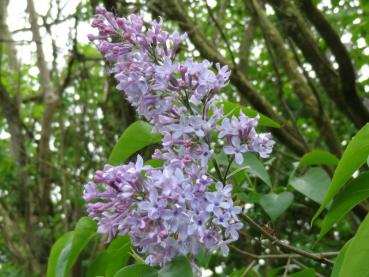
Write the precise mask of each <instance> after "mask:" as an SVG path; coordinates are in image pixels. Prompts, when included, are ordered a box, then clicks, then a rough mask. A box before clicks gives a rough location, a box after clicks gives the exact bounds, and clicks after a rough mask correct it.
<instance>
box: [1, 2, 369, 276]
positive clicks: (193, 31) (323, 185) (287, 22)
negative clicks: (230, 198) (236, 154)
mask: <svg viewBox="0 0 369 277" xmlns="http://www.w3.org/2000/svg"><path fill="white" fill-rule="evenodd" d="M15 1H17V0H11V1H10V2H13V3H14V2H15ZM28 2H29V0H28ZM34 2H35V5H36V10H37V9H39V8H40V7H39V6H38V5H41V4H40V3H39V2H38V1H34ZM64 2H67V1H56V0H51V1H47V4H50V9H49V12H46V13H39V14H38V19H39V20H38V25H39V27H40V30H41V33H42V34H43V35H44V36H43V37H42V44H43V46H44V48H45V47H51V48H52V49H53V50H52V51H51V52H50V53H51V54H50V57H47V61H48V62H47V66H48V72H47V74H48V75H49V76H50V79H51V83H52V88H53V90H54V92H55V93H56V94H57V95H58V97H59V101H58V103H57V106H56V108H55V110H54V112H53V114H52V122H51V125H50V126H51V129H50V137H49V139H48V141H47V142H46V148H47V155H46V156H41V155H40V147H41V146H40V145H41V144H42V139H41V138H42V137H43V126H44V125H43V120H44V119H45V114H46V113H45V109H46V107H47V102H45V100H44V97H43V83H42V80H41V79H40V74H39V73H40V68H39V65H38V64H37V58H38V56H37V55H38V54H37V53H36V50H35V49H36V48H32V50H31V51H30V53H29V55H30V56H32V58H31V59H30V61H31V62H30V63H25V62H22V60H20V59H19V56H20V55H19V53H18V56H14V52H19V50H20V47H21V45H22V44H29V45H35V42H32V41H28V40H26V39H24V38H23V37H21V38H20V36H19V34H22V35H24V37H25V38H28V37H27V36H29V37H30V38H31V37H32V33H31V31H30V24H28V19H27V18H28V12H27V11H21V12H23V13H24V17H25V18H26V20H25V24H24V30H23V29H22V30H10V27H11V26H8V22H9V17H11V16H12V11H9V10H8V12H6V10H7V8H6V7H7V6H8V5H10V4H12V3H9V0H0V4H1V5H0V43H1V45H0V65H1V71H0V232H1V236H0V276H45V275H46V274H47V276H68V274H71V275H73V276H98V275H99V276H100V275H101V276H114V274H115V273H116V272H119V271H118V270H119V269H120V268H121V267H123V265H125V264H135V266H136V267H137V268H139V269H138V270H143V271H145V270H148V271H150V270H151V269H147V268H144V266H143V265H140V260H139V258H138V257H137V255H136V254H135V253H133V252H132V250H131V249H130V247H128V246H127V243H128V241H127V240H126V238H124V239H120V240H118V241H117V242H115V244H113V246H112V245H110V246H106V245H105V244H104V238H103V237H102V236H100V235H96V234H95V231H91V230H93V228H96V226H95V227H94V226H93V223H92V222H90V221H88V219H87V218H82V220H81V221H79V223H78V224H77V222H78V220H79V219H80V218H81V217H82V216H84V215H85V214H86V212H85V207H84V202H83V200H82V198H81V195H82V189H83V184H84V183H86V182H87V180H88V179H89V178H90V177H91V174H92V173H93V171H94V170H96V169H99V168H101V167H102V166H103V165H104V164H105V163H107V162H108V159H109V157H110V163H119V162H123V161H124V160H126V159H129V158H130V157H131V155H132V154H133V153H135V152H137V151H139V152H140V154H142V155H143V156H144V157H146V160H148V159H150V155H151V153H152V150H153V149H154V148H155V144H154V143H155V142H157V141H158V137H157V136H155V135H152V134H150V127H149V126H147V125H145V124H143V123H142V122H138V123H137V122H136V123H133V122H135V121H136V120H140V118H138V117H137V116H136V114H135V113H134V111H133V109H132V108H131V107H130V106H129V105H128V104H127V103H126V101H125V100H124V99H123V97H122V95H121V93H120V92H118V91H116V89H115V82H114V80H113V79H112V77H111V76H109V69H108V66H107V65H106V64H105V63H104V62H103V60H102V57H101V56H100V54H99V53H98V52H97V51H96V49H95V47H94V46H93V45H91V44H89V43H84V42H80V41H79V40H78V39H77V36H78V35H81V34H78V32H81V31H85V30H86V27H83V26H86V24H87V23H89V22H90V21H91V19H92V18H93V10H94V8H95V7H96V6H97V5H105V6H106V7H107V8H108V9H111V10H113V11H115V12H116V13H117V14H119V15H122V16H123V15H127V14H129V13H131V12H135V13H139V14H142V15H144V16H145V18H157V17H158V16H161V17H162V18H163V20H164V22H165V24H166V26H167V27H168V29H170V30H182V31H187V32H188V33H189V36H190V39H189V41H188V43H187V44H186V45H183V46H182V48H181V49H180V55H181V57H182V58H186V57H192V58H194V59H204V58H206V59H209V60H211V61H214V62H221V63H223V64H228V65H229V66H230V67H231V68H232V71H233V77H232V80H231V82H230V85H229V86H228V87H227V88H226V89H225V90H224V91H223V93H222V97H223V99H224V101H225V102H224V103H225V108H226V109H229V110H232V109H236V112H238V110H239V109H243V111H245V113H246V114H249V115H250V116H253V115H255V114H256V112H260V113H262V114H263V115H265V117H262V120H261V123H262V125H263V126H262V127H261V128H262V129H265V130H270V131H272V132H273V134H274V137H275V138H276V140H277V144H276V147H275V151H274V154H273V155H272V156H271V158H270V159H268V160H266V161H260V160H258V159H257V158H256V157H255V156H253V155H249V156H247V157H246V161H245V164H244V165H243V167H242V168H243V170H241V171H237V172H236V171H235V170H237V168H236V167H232V171H234V174H233V175H232V182H233V184H234V195H235V199H236V200H237V201H239V203H241V205H244V206H245V207H246V208H247V209H248V215H249V216H250V217H251V218H253V219H254V220H255V221H257V222H258V223H259V224H260V225H261V226H263V227H264V228H265V229H266V230H270V232H271V233H272V234H274V235H275V236H276V237H277V238H278V239H279V240H280V241H288V242H289V244H290V245H293V246H295V247H297V248H300V249H303V250H306V251H311V252H314V253H320V252H324V253H326V252H336V251H340V249H342V247H343V246H344V245H345V244H346V243H347V242H348V241H349V240H350V239H351V238H352V237H353V236H354V234H355V233H356V231H357V230H358V228H359V226H360V224H361V223H362V222H363V221H364V219H365V217H366V214H367V212H368V207H369V205H368V201H367V197H368V196H369V193H368V191H369V178H368V174H367V172H365V171H366V169H367V165H366V164H365V163H366V161H367V158H368V154H369V153H368V147H369V146H368V145H369V144H368V141H369V133H368V125H365V123H366V122H368V121H369V116H368V115H369V112H367V113H365V110H366V111H367V110H368V106H369V104H368V102H369V99H368V97H367V94H368V92H369V66H368V61H369V58H368V57H369V36H368V35H367V32H368V30H369V20H368V15H369V2H368V1H365V0H361V1H358V0H356V1H345V0H340V1H333V0H332V1H329V0H324V1H323V0H314V1H308V0H303V1H298V0H295V1H293V0H283V1H273V0H270V1H261V2H262V3H261V2H260V1H241V0H218V1H215V0H213V1H188V0H168V1H158V0H156V1H155V0H152V1H139V0H131V1H124V0H120V1H109V0H104V1H98V0H91V1H87V0H81V1H75V2H76V4H75V9H73V10H72V11H67V12H66V11H65V10H64V5H65V4H66V3H64ZM255 3H259V4H255ZM304 3H310V4H311V3H312V4H313V5H314V7H317V8H318V10H319V12H320V14H321V15H323V16H324V18H326V20H327V22H328V23H329V26H330V28H331V30H333V32H334V33H336V34H337V35H338V38H340V40H341V42H340V44H339V45H341V46H342V47H344V48H345V49H346V50H347V52H346V53H343V54H342V55H343V56H344V57H346V56H347V57H349V61H350V62H349V67H350V65H351V66H352V68H353V69H354V75H353V76H351V75H350V74H347V75H344V76H341V75H340V71H339V69H342V68H344V67H345V66H346V67H347V63H346V64H343V63H341V60H340V59H339V57H337V56H336V55H335V54H334V50H332V46H331V44H330V42H329V40H327V39H326V38H325V37H324V36H322V35H321V33H320V32H319V29H318V28H317V26H313V23H312V22H311V21H310V20H309V12H310V11H309V10H308V9H304V6H303V5H304ZM45 4H46V2H45ZM255 5H259V6H260V7H261V9H262V10H263V11H265V14H264V15H265V17H266V20H267V22H269V23H270V24H271V26H272V27H273V28H274V29H273V30H272V32H274V33H275V32H277V33H278V34H279V36H280V37H281V39H282V42H283V47H284V48H285V49H286V51H287V53H288V55H289V56H288V57H289V60H290V61H292V66H291V67H290V68H288V67H286V64H285V62H284V60H283V57H282V56H281V53H280V51H278V45H277V44H276V42H275V41H273V37H271V36H269V35H268V34H269V33H268V32H271V30H270V29H266V28H265V26H264V25H263V23H262V21H261V18H262V14H261V15H260V13H258V12H257V9H255V7H256V6H255ZM286 7H287V8H286ZM24 8H25V7H24ZM296 14H297V15H299V16H301V18H302V19H303V22H304V23H305V25H304V28H305V29H304V30H305V31H306V30H308V32H309V34H312V36H313V38H314V40H313V42H311V41H309V40H307V39H306V40H305V42H304V43H305V45H308V47H312V48H313V47H314V49H317V52H318V53H320V54H321V55H322V56H321V57H323V58H321V59H322V60H321V63H323V62H328V63H329V66H327V68H328V69H329V72H328V71H327V72H324V70H327V68H325V69H324V68H323V69H322V71H319V70H318V69H317V68H316V67H314V65H312V64H311V61H312V60H311V56H309V55H307V52H304V50H303V49H304V48H303V46H301V45H300V44H299V42H298V41H297V40H294V39H295V37H294V35H295V34H297V35H298V34H301V33H303V30H302V29H301V30H299V29H297V30H295V29H293V28H292V27H293V26H294V22H297V21H296V17H295V15H296ZM21 20H24V19H22V18H19V21H21ZM264 20H265V18H264ZM65 22H69V23H70V26H72V28H71V30H70V36H69V40H68V41H66V42H63V43H60V41H58V34H57V31H56V26H58V25H60V24H64V23H65ZM263 26H264V27H263ZM291 26H292V27H291ZM300 27H301V26H300ZM290 28H291V29H292V31H291V29H290ZM301 28H302V27H301ZM91 29H92V28H91ZM91 31H92V30H91ZM294 32H295V33H294ZM17 34H18V35H17ZM83 35H87V34H83ZM46 38H48V39H46ZM50 38H51V40H50ZM23 39H24V40H23ZM44 39H45V40H44ZM300 40H301V38H300ZM50 41H51V43H50ZM53 42H54V43H53ZM300 42H301V41H300ZM15 57H18V59H15ZM60 60H62V61H63V62H57V61H60ZM318 64H319V63H318ZM293 70H295V71H297V72H298V73H299V74H300V75H299V76H301V77H302V80H303V82H304V84H305V85H306V84H307V87H306V91H303V92H302V93H305V92H309V93H308V95H309V97H313V98H314V99H315V100H314V101H316V103H318V104H319V107H320V110H318V111H317V113H318V115H319V114H320V115H321V117H322V118H323V117H325V118H327V119H328V121H327V122H323V121H319V118H317V116H314V111H316V108H317V107H314V105H313V106H312V107H310V104H309V103H308V101H304V100H302V99H301V97H299V94H298V93H297V89H296V87H294V83H295V82H297V81H296V80H295V79H294V76H295V75H293V74H292V73H291V71H293ZM35 72H36V73H35ZM332 72H333V73H332ZM295 77H296V76H295ZM323 78H331V79H330V80H329V81H330V82H331V84H332V87H336V85H337V84H338V83H339V84H340V85H337V91H336V92H335V93H334V94H329V86H326V85H324V82H323V81H322V80H323ZM350 82H353V85H352V86H351V90H350V88H349V89H348V91H350V93H351V96H352V98H350V95H349V96H347V95H346V94H345V93H346V92H345V90H344V89H343V87H344V85H343V84H344V83H350ZM255 95H256V96H257V97H262V99H263V101H264V102H263V103H264V104H265V103H267V105H266V104H265V105H264V104H258V103H259V102H257V101H256V100H255V99H256V96H255ZM340 97H341V100H342V99H343V102H344V105H343V106H344V107H343V108H342V107H341V108H340V107H339V105H338V104H337V103H338V100H337V99H336V98H340ZM355 97H356V98H357V99H359V100H360V105H357V104H352V103H351V101H350V99H354V98H355ZM356 98H355V99H356ZM355 105H356V106H355ZM363 109H364V112H363ZM255 111H256V112H255ZM352 114H354V115H352ZM318 117H319V116H318ZM132 123H133V124H134V125H131V124H132ZM128 126H131V127H130V128H136V129H133V131H132V129H131V132H129V130H130V129H128ZM328 127H331V129H332V132H333V133H334V135H335V136H336V138H335V139H333V140H329V139H328V138H327V137H328V135H327V132H328V131H327V130H328V129H329V128H328ZM360 129H361V131H360V132H359V130H360ZM124 131H127V133H124ZM358 132H359V134H357V133H358ZM123 133H124V134H123ZM122 134H123V135H122ZM137 134H141V136H137ZM142 134H146V135H145V136H142ZM355 134H357V136H356V137H355V139H353V140H352V142H351V143H350V141H351V138H352V137H353V136H354V135H355ZM121 135H122V137H121ZM135 135H136V136H135ZM120 137H121V140H119V138H120ZM146 139H147V140H146ZM122 140H123V141H122ZM118 141H120V142H119V143H118V144H116V143H117V142H118ZM332 141H333V142H332ZM132 142H135V143H134V144H133V143H132ZM349 143H350V146H349V147H347V145H348V144H349ZM115 145H116V146H115ZM114 146H115V148H114ZM144 146H145V147H144ZM346 147H347V148H346ZM113 149H114V151H118V152H115V153H114V152H113V153H111V152H112V151H113ZM345 149H347V150H346V152H344V150H345ZM343 153H344V154H343ZM217 160H218V161H219V163H220V164H221V165H222V166H227V163H226V160H224V157H222V156H219V157H217ZM222 160H223V163H222ZM45 168H46V169H45ZM353 175H354V176H355V177H356V176H359V177H357V178H356V179H354V178H352V176H353ZM332 180H333V181H332ZM319 208H320V209H319ZM318 210H319V213H320V212H321V215H320V216H318V214H316V212H317V211H318ZM315 214H316V217H315V220H314V221H313V224H312V225H311V220H312V218H313V217H314V215H315ZM338 219H340V221H338ZM367 221H368V218H367V217H366V221H364V223H363V224H362V225H361V226H362V227H360V229H359V231H358V233H357V236H356V237H355V239H352V240H351V242H350V244H349V245H348V246H345V248H344V249H346V252H347V253H348V254H347V255H348V256H349V255H350V256H351V257H355V260H354V261H350V260H345V259H344V257H343V254H341V255H340V256H338V258H337V261H340V262H339V263H340V264H341V266H342V268H344V269H342V270H344V273H339V270H340V269H337V266H335V269H334V270H333V273H331V272H332V266H330V265H326V264H324V263H321V262H317V261H314V260H311V259H307V258H298V259H297V258H296V259H295V258H290V259H279V258H278V259H272V258H262V257H263V256H264V255H269V254H281V251H282V250H283V249H281V248H280V247H279V246H278V245H277V244H275V243H274V242H273V241H271V240H270V239H269V240H268V239H266V238H265V237H264V236H262V235H260V232H258V231H257V230H255V229H254V228H252V227H251V226H250V225H248V224H245V225H246V227H245V229H244V230H243V231H242V234H241V237H240V240H239V241H238V242H237V243H236V244H235V245H234V246H235V248H233V249H231V252H230V255H229V257H227V258H223V257H221V256H220V255H217V254H215V255H209V253H204V254H203V255H202V256H199V257H197V262H198V264H199V265H200V266H201V267H203V268H206V269H207V270H210V271H211V272H212V274H213V275H214V276H233V277H236V276H270V277H271V276H315V275H314V274H316V275H317V274H320V275H317V276H330V274H332V275H331V276H344V277H345V276H348V275H347V274H349V273H346V272H350V273H351V274H352V276H358V277H361V276H367V275H365V274H367V272H369V267H366V265H365V259H366V257H367V254H368V251H369V250H368V246H367V245H368V242H367V237H368V236H366V235H368V232H369V231H368V223H367ZM76 224H77V227H76ZM86 228H87V229H86ZM70 230H74V231H70ZM67 231H70V232H69V233H66V232H67ZM76 236H77V237H78V236H80V237H81V238H83V239H76ZM60 237H61V239H59V245H60V247H59V250H58V247H57V245H58V243H57V244H54V243H55V242H56V241H57V239H58V238H60ZM60 240H63V241H64V244H63V243H61V242H60ZM76 241H77V244H80V245H76ZM67 243H69V246H70V248H69V251H70V252H68V253H74V254H68V253H65V252H63V253H64V255H65V257H66V258H65V257H64V258H63V257H60V255H59V256H58V255H57V254H55V253H59V252H60V251H61V252H62V251H63V249H64V247H65V245H66V244H67ZM53 245H54V246H53ZM346 245H347V244H346ZM52 246H53V250H51V249H52ZM360 247H363V248H360ZM365 247H366V248H365ZM237 249H238V250H237ZM239 250H242V251H243V252H242V251H239ZM50 251H51V256H50V258H48V257H49V254H50ZM58 251H59V252H58ZM245 252H247V253H253V254H255V255H260V257H259V258H255V257H252V256H250V255H247V254H245ZM53 253H54V256H55V257H54V259H55V261H54V264H55V265H57V268H58V271H57V272H58V273H56V272H54V271H52V269H51V268H50V266H49V268H47V265H48V263H50V261H51V260H52V258H51V257H52V256H53ZM358 253H359V254H358ZM71 255H72V256H71ZM329 259H332V261H334V260H335V259H336V255H332V257H329ZM184 263H185V262H184ZM360 263H361V264H360ZM182 264H183V263H182ZM337 264H338V262H337ZM348 265H349V266H348ZM363 265H364V269H363ZM350 266H356V269H355V268H354V269H353V268H350ZM360 266H361V267H360ZM286 268H287V269H286ZM306 268H311V269H306ZM246 269H247V271H246ZM126 270H127V269H126ZM131 270H132V269H131ZM168 270H169V269H168ZM302 270H304V271H303V272H301V271H302ZM355 270H356V271H355ZM360 270H361V271H360ZM299 271H300V275H297V274H295V273H296V272H299ZM163 272H165V270H164V271H163ZM163 272H161V273H160V272H159V273H157V272H156V271H155V274H159V276H171V275H160V274H164V273H163ZM245 272H246V273H245ZM314 272H315V273H314ZM352 272H355V274H354V273H352ZM58 274H59V275H58ZM117 274H118V273H117ZM294 274H295V275H294ZM335 274H336V275H335ZM339 274H341V275H339ZM115 276H129V275H123V273H121V275H119V274H118V275H115ZM174 276H175V275H174Z"/></svg>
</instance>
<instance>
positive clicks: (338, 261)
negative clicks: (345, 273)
mask: <svg viewBox="0 0 369 277" xmlns="http://www.w3.org/2000/svg"><path fill="white" fill-rule="evenodd" d="M350 243H351V240H349V241H348V242H346V244H345V245H344V246H343V247H342V248H341V251H340V253H339V255H338V256H337V258H336V261H335V262H334V266H333V269H332V274H331V277H339V276H340V271H341V268H342V262H343V259H344V257H345V255H346V252H347V248H348V246H349V245H350Z"/></svg>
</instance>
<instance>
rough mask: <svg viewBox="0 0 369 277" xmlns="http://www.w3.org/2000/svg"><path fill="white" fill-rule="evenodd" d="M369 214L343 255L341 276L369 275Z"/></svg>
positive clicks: (362, 276) (364, 276) (361, 276)
mask: <svg viewBox="0 0 369 277" xmlns="http://www.w3.org/2000/svg"><path fill="white" fill-rule="evenodd" d="M368 238H369V214H368V215H367V216H366V218H365V219H364V221H363V222H362V223H361V225H360V227H359V229H358V231H357V232H356V234H355V236H354V238H353V239H352V240H351V242H350V244H349V246H348V248H347V250H346V254H345V255H344V257H343V261H342V265H341V270H340V272H339V274H338V276H339V277H346V276H355V277H356V276H358V277H359V276H360V277H368V276H369V270H368V257H369V243H368Z"/></svg>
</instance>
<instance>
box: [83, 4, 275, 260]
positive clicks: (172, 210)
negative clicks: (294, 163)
mask: <svg viewBox="0 0 369 277" xmlns="http://www.w3.org/2000/svg"><path fill="white" fill-rule="evenodd" d="M96 11H97V14H98V15H97V17H96V18H95V19H94V20H93V22H92V26H93V27H96V28H97V29H98V31H99V33H98V35H89V39H90V40H91V41H94V42H95V44H96V46H97V48H98V49H99V51H100V52H101V53H102V54H103V55H104V56H105V58H106V60H107V61H108V62H109V63H111V70H112V73H113V74H114V76H115V78H116V80H117V81H118V82H119V84H118V86H117V88H118V89H119V90H121V91H124V93H125V95H126V98H127V100H128V101H129V102H130V103H131V104H132V105H133V106H134V107H136V109H137V112H138V113H139V114H140V115H141V116H143V117H144V118H146V120H147V121H149V122H150V123H151V124H153V125H154V128H155V131H156V132H159V133H161V134H162V135H163V140H162V148H161V149H157V150H155V152H154V154H153V158H154V159H160V160H162V161H163V162H164V163H163V166H162V167H160V168H152V167H150V166H144V165H143V160H142V158H141V157H140V156H137V162H136V163H135V164H134V163H132V162H130V163H128V164H126V165H120V166H116V167H113V166H110V165H107V166H105V167H104V169H103V170H102V171H97V172H96V174H95V176H94V178H93V180H92V181H91V182H89V183H88V184H87V185H85V191H84V199H85V201H86V202H87V203H88V212H89V215H90V216H91V217H92V218H93V219H94V220H96V221H97V222H98V225H99V231H100V232H101V233H106V234H108V240H111V239H112V238H113V237H114V236H116V235H125V234H128V235H129V236H130V237H131V240H132V243H133V245H134V246H136V247H137V248H138V250H139V251H140V252H141V253H143V254H145V255H146V262H147V263H148V264H151V265H158V264H159V265H163V264H164V263H166V262H168V261H170V260H172V259H173V258H174V257H176V256H179V255H191V256H195V255H196V254H198V252H199V250H200V249H202V248H205V249H208V250H210V251H216V250H220V251H221V252H222V253H223V254H224V255H227V254H228V251H229V249H228V246H227V245H228V244H229V243H230V242H232V241H235V240H237V239H238V230H239V229H241V228H242V224H241V223H240V222H239V219H238V214H239V213H241V208H240V207H238V206H235V205H234V203H233V200H232V196H231V191H232V186H231V185H229V184H227V183H226V176H218V178H215V177H214V176H212V175H211V174H210V173H209V172H208V163H209V161H210V160H214V159H215V158H214V151H215V149H217V148H215V147H214V145H212V144H211V142H212V140H213V139H215V138H218V139H220V140H224V142H225V143H224V146H220V145H218V147H223V151H224V152H225V153H226V154H228V155H231V156H234V158H235V161H236V162H237V163H238V164H241V163H242V162H243V156H242V153H244V152H247V151H253V152H257V153H259V154H260V156H261V157H267V156H268V155H269V154H270V153H271V151H272V147H273V144H274V142H273V140H272V139H271V137H270V134H267V133H260V134H259V133H257V132H256V130H255V127H256V126H257V123H258V118H257V117H256V118H248V117H247V116H245V115H244V114H242V113H241V114H240V116H239V118H237V117H235V116H234V117H232V119H231V120H229V119H228V118H227V117H226V116H225V115H224V113H223V108H222V107H217V106H216V105H215V99H216V97H215V95H216V93H217V92H218V91H219V90H220V89H221V88H222V87H224V86H226V85H227V82H228V79H229V76H230V71H229V70H228V68H227V67H226V66H223V67H221V66H220V65H219V64H216V65H215V68H216V71H215V72H214V71H213V70H211V69H210V68H211V66H212V64H211V63H210V62H208V61H203V62H200V63H197V62H194V61H192V60H190V59H188V60H186V61H184V62H182V63H180V62H178V61H177V52H178V47H179V45H180V43H181V42H182V41H183V40H185V39H186V35H185V34H178V33H167V32H165V31H164V30H162V21H159V22H158V21H152V22H151V23H150V24H149V27H148V28H144V24H143V20H142V18H141V17H139V16H137V15H130V16H128V17H127V18H119V17H117V18H116V17H115V16H114V15H113V14H112V13H111V12H108V11H106V10H105V9H104V8H101V7H99V8H97V9H96ZM232 160H233V158H231V161H232ZM218 173H220V172H218ZM218 180H221V181H218Z"/></svg>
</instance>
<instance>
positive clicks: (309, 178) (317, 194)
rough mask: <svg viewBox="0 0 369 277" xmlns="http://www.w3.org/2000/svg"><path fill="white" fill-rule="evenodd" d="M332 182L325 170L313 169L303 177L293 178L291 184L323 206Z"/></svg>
mask: <svg viewBox="0 0 369 277" xmlns="http://www.w3.org/2000/svg"><path fill="white" fill-rule="evenodd" d="M330 182H331V178H330V177H329V175H328V174H327V173H326V172H325V171H324V170H323V169H321V168H319V167H313V168H310V169H309V170H308V171H307V172H306V173H305V174H304V175H303V176H301V177H293V178H292V179H291V180H290V182H289V183H290V185H291V186H292V187H293V188H294V189H295V190H297V191H298V192H300V193H302V194H303V195H305V196H307V197H308V198H310V199H311V200H313V201H315V202H317V203H319V204H321V203H322V202H323V199H324V195H325V194H326V193H327V190H328V187H329V183H330Z"/></svg>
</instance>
